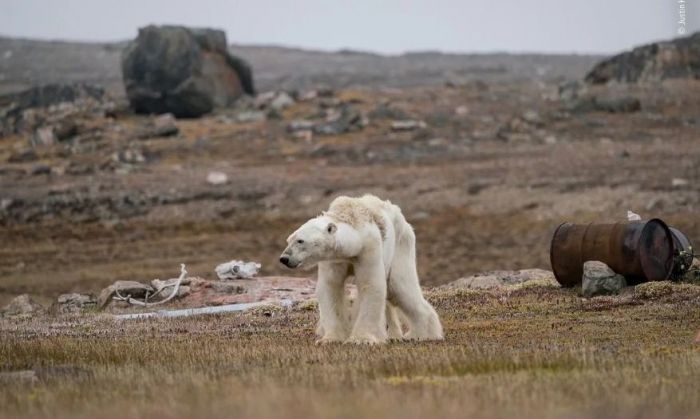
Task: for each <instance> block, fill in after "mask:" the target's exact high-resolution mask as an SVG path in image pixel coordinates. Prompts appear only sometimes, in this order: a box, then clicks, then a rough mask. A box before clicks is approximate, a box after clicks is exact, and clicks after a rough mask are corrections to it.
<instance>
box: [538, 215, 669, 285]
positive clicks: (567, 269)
mask: <svg viewBox="0 0 700 419" xmlns="http://www.w3.org/2000/svg"><path fill="white" fill-rule="evenodd" d="M675 246H676V245H675V244H674V236H673V234H672V233H671V229H670V228H669V227H668V226H667V225H666V223H664V222H663V221H661V220H659V219H652V220H649V221H645V222H641V221H638V222H627V223H615V224H572V223H563V224H561V225H560V226H559V227H557V229H556V231H555V232H554V236H553V237H552V245H551V248H550V253H549V256H550V261H551V264H552V271H554V276H555V277H556V279H557V281H558V282H559V283H560V284H561V285H562V286H564V287H572V286H575V285H578V284H580V283H581V279H582V276H583V263H584V262H586V261H589V260H598V261H601V262H603V263H605V264H607V265H608V266H609V267H610V268H611V269H612V270H614V271H615V272H617V273H619V274H621V275H623V276H624V277H625V278H626V279H627V281H628V283H630V284H638V283H641V282H645V281H663V280H666V279H669V277H670V276H671V273H672V272H673V268H674V266H673V265H674V249H675Z"/></svg>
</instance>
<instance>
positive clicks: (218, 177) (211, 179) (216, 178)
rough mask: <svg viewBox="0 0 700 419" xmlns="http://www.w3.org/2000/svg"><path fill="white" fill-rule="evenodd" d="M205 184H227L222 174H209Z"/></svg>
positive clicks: (226, 179) (224, 174) (226, 178)
mask: <svg viewBox="0 0 700 419" xmlns="http://www.w3.org/2000/svg"><path fill="white" fill-rule="evenodd" d="M207 182H208V183H210V184H212V185H223V184H225V183H228V176H227V175H226V173H223V172H209V174H208V175H207Z"/></svg>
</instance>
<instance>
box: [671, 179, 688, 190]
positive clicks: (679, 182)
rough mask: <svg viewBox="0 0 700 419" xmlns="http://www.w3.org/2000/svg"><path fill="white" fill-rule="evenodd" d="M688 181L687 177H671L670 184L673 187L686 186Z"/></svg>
mask: <svg viewBox="0 0 700 419" xmlns="http://www.w3.org/2000/svg"><path fill="white" fill-rule="evenodd" d="M688 183H690V182H688V179H683V178H679V177H675V178H673V179H671V186H673V187H674V188H675V187H678V186H688Z"/></svg>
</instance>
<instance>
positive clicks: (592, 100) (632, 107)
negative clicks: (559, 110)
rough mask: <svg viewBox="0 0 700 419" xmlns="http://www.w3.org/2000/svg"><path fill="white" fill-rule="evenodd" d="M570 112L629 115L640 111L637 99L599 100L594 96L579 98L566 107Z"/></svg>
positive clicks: (640, 104)
mask: <svg viewBox="0 0 700 419" xmlns="http://www.w3.org/2000/svg"><path fill="white" fill-rule="evenodd" d="M567 108H568V110H569V111H571V112H576V113H584V112H610V113H631V112H637V111H640V110H641V109H642V103H641V102H640V101H639V99H637V98H635V97H631V96H623V97H619V98H599V97H595V96H591V97H584V98H579V99H578V100H574V101H572V102H570V103H569V104H568V105H567Z"/></svg>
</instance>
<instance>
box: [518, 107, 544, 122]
mask: <svg viewBox="0 0 700 419" xmlns="http://www.w3.org/2000/svg"><path fill="white" fill-rule="evenodd" d="M523 120H524V121H525V122H528V123H530V124H533V125H541V124H542V118H541V117H540V114H539V113H537V111H534V110H532V109H530V110H528V111H525V113H523Z"/></svg>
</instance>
